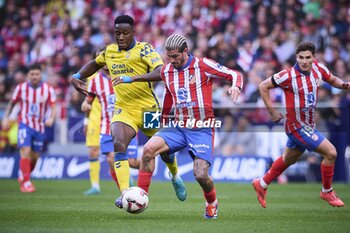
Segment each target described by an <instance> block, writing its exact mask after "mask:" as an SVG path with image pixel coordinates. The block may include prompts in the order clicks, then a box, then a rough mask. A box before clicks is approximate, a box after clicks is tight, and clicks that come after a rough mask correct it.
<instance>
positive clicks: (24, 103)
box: [2, 64, 56, 193]
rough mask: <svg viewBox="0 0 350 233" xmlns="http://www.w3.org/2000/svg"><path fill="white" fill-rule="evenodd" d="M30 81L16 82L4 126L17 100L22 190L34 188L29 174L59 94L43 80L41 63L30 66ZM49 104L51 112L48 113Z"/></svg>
mask: <svg viewBox="0 0 350 233" xmlns="http://www.w3.org/2000/svg"><path fill="white" fill-rule="evenodd" d="M27 76H28V81H27V82H23V83H20V84H18V85H17V86H16V88H15V91H14V92H13V95H12V100H11V102H10V103H9V104H8V105H7V108H6V111H5V114H4V119H3V121H2V127H3V128H4V129H7V128H8V117H9V115H10V113H11V111H12V110H13V108H14V106H15V105H16V103H19V104H20V112H19V114H18V123H19V126H18V147H19V148H20V156H21V158H20V162H19V171H20V172H19V177H18V182H19V184H20V190H21V192H24V193H31V192H35V187H34V185H33V184H32V182H31V181H30V174H31V172H32V171H33V170H34V168H35V164H36V161H37V159H38V158H39V156H40V153H41V152H42V150H43V145H44V131H45V126H48V127H51V126H52V125H53V123H54V120H55V115H56V108H55V102H56V94H55V91H54V89H53V88H52V87H51V86H50V85H49V84H47V83H45V82H43V81H42V80H41V78H42V76H41V67H40V65H38V64H34V65H32V66H31V67H29V71H28V75H27ZM48 107H50V109H51V111H50V115H49V117H48V118H46V117H45V116H46V113H47V111H48Z"/></svg>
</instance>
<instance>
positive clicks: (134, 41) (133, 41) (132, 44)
mask: <svg viewBox="0 0 350 233" xmlns="http://www.w3.org/2000/svg"><path fill="white" fill-rule="evenodd" d="M135 44H136V40H135V38H134V39H133V40H132V43H131V44H130V46H129V47H128V48H127V49H125V51H129V50H130V49H132V48H134V46H135ZM118 51H119V52H120V51H122V50H121V49H120V48H119V46H118Z"/></svg>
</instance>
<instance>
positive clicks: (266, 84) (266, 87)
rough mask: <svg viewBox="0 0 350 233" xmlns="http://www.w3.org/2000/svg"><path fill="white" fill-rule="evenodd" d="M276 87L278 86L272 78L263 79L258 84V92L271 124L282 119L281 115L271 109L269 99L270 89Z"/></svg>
mask: <svg viewBox="0 0 350 233" xmlns="http://www.w3.org/2000/svg"><path fill="white" fill-rule="evenodd" d="M276 87H278V84H277V83H276V81H275V80H274V77H273V76H272V77H271V78H268V79H265V80H264V81H263V82H262V83H260V84H259V92H260V96H261V98H262V99H263V101H264V103H265V106H266V108H267V111H268V112H269V113H270V115H271V119H272V121H273V122H278V121H280V120H281V119H282V118H284V116H283V114H282V113H281V112H279V111H276V109H275V108H274V107H273V105H272V102H271V99H270V89H273V88H276Z"/></svg>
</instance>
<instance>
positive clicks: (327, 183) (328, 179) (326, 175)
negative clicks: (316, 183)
mask: <svg viewBox="0 0 350 233" xmlns="http://www.w3.org/2000/svg"><path fill="white" fill-rule="evenodd" d="M333 175H334V164H333V165H324V164H323V163H321V176H322V186H323V188H324V189H331V188H332V179H333Z"/></svg>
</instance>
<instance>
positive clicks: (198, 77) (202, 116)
mask: <svg viewBox="0 0 350 233" xmlns="http://www.w3.org/2000/svg"><path fill="white" fill-rule="evenodd" d="M203 60H204V59H203ZM194 69H195V75H196V85H201V83H202V77H201V73H200V67H199V59H198V58H196V61H195V63H194ZM196 90H197V99H198V108H199V115H200V119H201V120H203V119H205V117H206V116H205V109H204V100H203V92H202V88H196Z"/></svg>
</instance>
